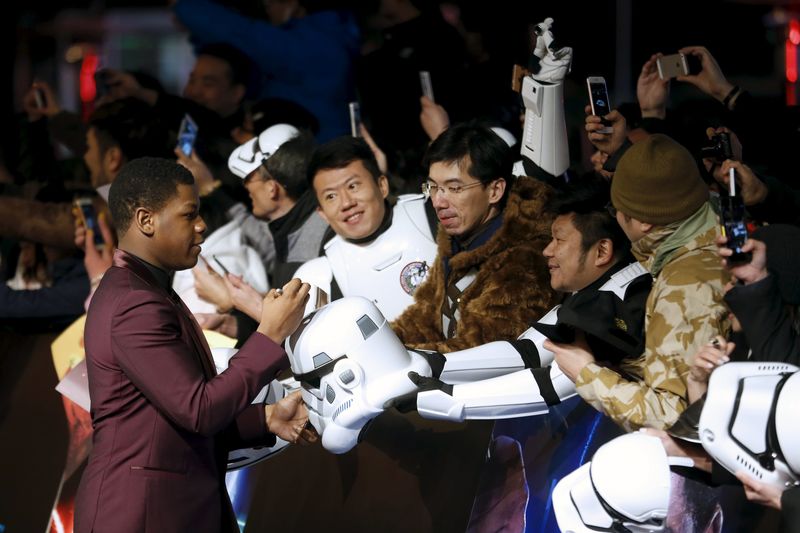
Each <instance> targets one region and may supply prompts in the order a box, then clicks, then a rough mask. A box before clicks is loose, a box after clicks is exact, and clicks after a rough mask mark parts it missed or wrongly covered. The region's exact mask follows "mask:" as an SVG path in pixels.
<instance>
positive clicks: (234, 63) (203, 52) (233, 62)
mask: <svg viewBox="0 0 800 533" xmlns="http://www.w3.org/2000/svg"><path fill="white" fill-rule="evenodd" d="M200 56H211V57H216V58H217V59H220V60H222V61H224V62H225V63H227V64H228V66H229V67H230V69H231V77H230V80H231V85H244V86H245V87H248V88H249V87H250V86H251V85H252V84H253V82H254V75H255V68H254V65H253V61H252V60H251V59H250V57H249V56H247V54H245V53H244V52H242V51H241V50H239V49H238V48H236V47H235V46H231V45H229V44H227V43H211V44H207V45H205V46H203V47H201V48H200V49H199V50H197V57H200Z"/></svg>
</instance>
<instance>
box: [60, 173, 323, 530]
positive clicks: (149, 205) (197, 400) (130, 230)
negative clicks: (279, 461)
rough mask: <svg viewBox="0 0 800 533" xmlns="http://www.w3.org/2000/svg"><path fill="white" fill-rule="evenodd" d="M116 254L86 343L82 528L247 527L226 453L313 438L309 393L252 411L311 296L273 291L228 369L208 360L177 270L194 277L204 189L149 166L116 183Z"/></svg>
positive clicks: (298, 289)
mask: <svg viewBox="0 0 800 533" xmlns="http://www.w3.org/2000/svg"><path fill="white" fill-rule="evenodd" d="M109 205H110V208H111V213H112V216H113V217H114V221H115V222H116V224H117V231H118V234H119V248H118V249H117V251H116V253H115V255H114V265H113V266H112V267H111V268H110V269H109V270H108V272H106V274H105V276H104V277H103V280H102V282H101V283H100V286H99V287H98V289H97V291H96V293H95V295H94V298H93V299H92V303H91V305H90V307H89V312H88V317H87V319H86V331H85V333H84V338H85V346H86V362H87V371H88V377H89V394H90V397H91V415H92V427H93V428H94V434H93V449H92V451H91V454H90V456H89V464H88V466H87V467H86V470H85V471H84V474H83V477H82V479H81V484H80V488H79V489H78V495H77V498H76V504H75V508H76V515H75V531H76V532H89V531H95V532H101V531H114V532H120V533H124V532H135V531H151V530H158V531H206V532H220V531H225V532H233V531H238V530H239V529H238V527H237V526H236V521H235V519H234V516H233V512H232V509H231V504H230V501H229V499H228V495H227V491H226V490H225V484H224V478H225V461H226V458H227V453H228V450H229V449H232V448H236V447H250V446H253V445H256V444H263V445H269V444H271V443H274V440H275V437H274V435H278V436H280V437H281V438H283V439H288V440H290V441H294V442H296V441H297V440H298V439H306V440H314V436H313V435H312V434H310V433H308V432H307V430H304V429H303V425H304V424H305V421H306V420H307V416H306V412H305V408H304V407H303V405H302V403H301V400H300V397H299V395H291V396H288V397H287V398H285V399H284V400H282V401H281V402H279V403H277V404H275V405H268V406H267V407H266V408H264V407H263V406H262V405H252V404H251V402H252V400H253V398H255V396H256V395H257V394H258V393H259V391H260V390H261V388H262V387H264V385H266V384H267V383H268V382H269V381H270V380H272V379H273V378H274V377H275V375H276V374H277V373H278V372H279V371H280V370H282V369H284V368H286V367H288V361H287V359H286V356H285V355H286V354H285V353H284V351H283V349H282V348H281V347H280V343H282V342H283V340H284V339H285V338H286V337H287V336H288V335H289V334H290V333H292V331H293V330H294V329H295V327H296V326H297V324H298V323H299V322H300V319H301V317H302V310H303V308H304V306H305V301H306V300H307V294H308V286H307V285H303V284H301V283H300V282H299V281H298V280H292V281H291V282H290V283H288V284H286V286H285V287H284V290H283V294H281V295H279V294H278V293H277V292H276V291H271V292H270V293H269V294H268V295H267V296H266V297H265V298H264V302H263V306H262V307H263V311H264V314H263V316H262V320H261V323H260V324H259V327H258V330H257V331H258V332H257V333H254V334H253V335H252V336H251V338H250V339H249V340H248V342H247V343H246V344H245V345H244V346H243V347H242V349H241V350H239V352H238V353H237V354H236V355H235V356H234V357H233V358H232V359H231V361H230V364H229V366H228V369H227V370H226V371H225V372H224V373H222V374H219V375H217V372H216V370H215V367H214V362H213V359H212V358H211V351H210V349H209V348H208V344H207V343H206V341H205V337H204V336H203V334H202V332H201V330H200V327H199V326H198V325H197V323H196V322H195V321H194V319H193V318H192V316H191V314H190V313H189V311H188V309H187V308H186V306H185V304H184V303H183V302H182V301H181V299H180V298H179V297H178V296H177V295H176V294H175V293H174V291H172V290H171V289H170V274H171V273H172V272H173V271H176V270H184V269H187V268H191V267H193V266H194V265H195V264H196V263H197V258H198V256H199V254H200V244H201V243H202V242H203V233H204V232H205V230H206V226H205V223H204V222H203V219H202V218H201V217H200V215H199V211H198V209H199V199H198V195H197V187H196V186H195V184H194V179H193V178H192V175H191V174H190V173H189V171H188V170H186V169H184V168H183V167H180V166H178V165H177V164H176V163H174V162H172V161H169V160H166V159H158V158H141V159H137V160H135V161H132V162H130V163H128V164H127V165H126V166H125V167H124V168H123V169H122V171H121V172H120V174H119V175H118V177H117V179H116V180H115V181H114V183H113V185H112V187H111V191H110V195H109Z"/></svg>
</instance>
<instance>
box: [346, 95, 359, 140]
mask: <svg viewBox="0 0 800 533" xmlns="http://www.w3.org/2000/svg"><path fill="white" fill-rule="evenodd" d="M349 107H350V135H352V136H353V137H361V128H360V127H361V106H359V105H358V102H350V104H349Z"/></svg>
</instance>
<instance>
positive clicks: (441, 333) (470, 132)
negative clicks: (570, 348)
mask: <svg viewBox="0 0 800 533" xmlns="http://www.w3.org/2000/svg"><path fill="white" fill-rule="evenodd" d="M424 166H426V167H428V169H429V178H428V180H427V181H426V182H425V183H424V184H423V191H424V192H426V193H427V194H428V195H430V197H431V202H432V204H433V207H434V209H435V211H436V216H437V218H438V219H439V223H440V229H439V234H438V245H439V246H438V248H439V250H438V256H437V258H436V262H435V263H434V266H433V268H432V270H431V272H430V274H429V276H428V281H427V282H426V283H425V284H423V285H422V286H421V287H420V289H419V291H417V293H416V294H415V295H414V305H412V306H411V307H409V308H408V309H406V311H405V312H404V313H403V314H402V315H401V316H400V317H399V318H398V319H397V320H396V321H395V322H394V323H393V324H392V329H394V331H395V332H396V333H397V335H398V336H399V337H400V339H401V340H402V341H403V342H404V343H405V344H407V345H409V346H412V347H415V348H425V349H432V350H437V351H440V352H452V351H454V350H462V349H465V348H470V347H472V346H477V345H480V344H484V343H487V342H490V341H494V340H512V339H515V338H516V337H517V336H518V335H519V334H520V333H522V332H523V331H525V329H526V328H527V326H528V324H529V323H530V322H531V321H535V320H537V319H538V318H539V317H541V316H542V315H543V314H544V313H546V312H547V310H549V309H550V307H551V306H552V305H553V303H555V293H554V292H553V291H552V290H551V289H550V285H549V283H548V276H547V268H546V266H547V263H546V260H545V258H544V257H543V256H542V250H543V249H544V247H545V246H546V245H547V242H548V241H549V237H550V228H549V225H550V217H548V216H547V215H546V214H545V205H546V204H547V202H548V200H549V199H550V197H551V194H552V191H551V189H550V188H549V187H548V186H547V185H545V184H543V183H541V182H539V181H537V180H536V179H533V178H528V177H522V178H519V179H517V180H516V181H514V182H512V180H513V178H512V176H511V166H512V154H511V151H510V149H509V147H508V145H507V144H506V143H505V142H504V141H503V140H502V139H500V137H498V136H497V135H496V134H495V133H494V132H493V131H492V130H490V129H488V128H484V127H482V126H475V125H471V124H461V125H457V126H453V127H451V128H449V129H448V130H446V131H445V132H444V133H442V134H441V135H440V136H439V137H438V138H437V139H436V140H435V141H434V142H433V143H432V144H431V145H430V147H429V148H428V152H427V154H426V155H425V161H424Z"/></svg>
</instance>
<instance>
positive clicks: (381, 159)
mask: <svg viewBox="0 0 800 533" xmlns="http://www.w3.org/2000/svg"><path fill="white" fill-rule="evenodd" d="M358 131H359V132H360V133H361V137H362V138H363V139H364V141H365V142H366V143H367V145H368V146H369V149H370V150H372V155H374V156H375V162H376V163H378V170H380V171H381V174H384V175H385V174H386V173H387V172H388V171H389V162H388V160H387V159H386V154H385V153H384V151H383V150H381V147H380V146H378V143H376V142H375V140H374V139H373V138H372V135H370V133H369V130H368V129H367V127H366V126H365V125H364V124H363V123H362V124H359V126H358Z"/></svg>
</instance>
